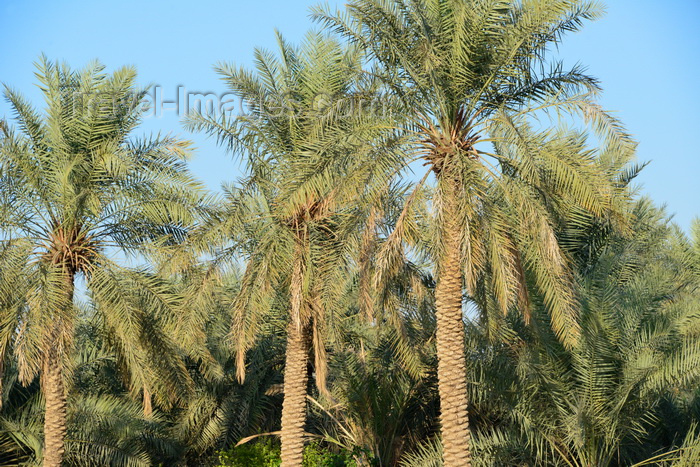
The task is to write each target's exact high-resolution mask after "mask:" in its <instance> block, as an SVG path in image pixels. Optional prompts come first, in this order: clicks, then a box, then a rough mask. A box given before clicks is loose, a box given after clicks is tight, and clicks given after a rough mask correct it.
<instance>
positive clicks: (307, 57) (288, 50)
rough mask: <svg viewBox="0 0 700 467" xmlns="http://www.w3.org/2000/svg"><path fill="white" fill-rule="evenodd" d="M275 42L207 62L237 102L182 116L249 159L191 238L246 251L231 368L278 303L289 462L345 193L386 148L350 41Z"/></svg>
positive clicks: (318, 357) (333, 272) (327, 309)
mask: <svg viewBox="0 0 700 467" xmlns="http://www.w3.org/2000/svg"><path fill="white" fill-rule="evenodd" d="M278 42H279V52H278V54H277V55H275V54H272V53H270V52H267V51H264V50H256V53H255V61H256V69H255V71H253V72H250V71H247V70H244V69H236V68H234V67H232V66H229V65H225V64H224V65H220V66H218V67H217V71H218V72H219V73H220V74H221V75H222V77H223V79H224V80H225V82H226V83H227V84H228V86H229V89H230V90H231V91H232V92H233V93H235V94H236V95H237V96H238V97H240V98H241V99H242V101H243V102H244V104H245V105H246V106H247V113H245V114H241V115H235V116H230V115H223V116H212V115H209V116H207V115H201V114H200V115H198V116H195V117H193V118H192V119H191V120H190V127H191V128H193V129H196V130H204V131H206V132H207V133H209V134H211V135H214V136H216V137H217V138H218V139H219V140H220V141H222V142H224V143H226V144H227V145H228V147H229V149H230V150H232V151H233V152H234V154H236V155H238V156H240V157H242V158H244V160H245V161H246V163H247V166H248V169H249V177H248V178H247V179H246V180H244V181H243V184H242V186H241V187H239V188H236V189H233V188H232V189H229V190H228V191H227V198H228V200H227V203H226V208H225V209H224V210H223V211H222V213H221V214H220V215H219V219H218V221H216V220H215V221H214V223H213V224H212V225H207V226H205V228H204V230H205V231H206V232H207V235H205V236H204V237H203V238H204V239H206V242H208V243H209V244H214V245H215V244H219V243H220V242H221V241H224V242H226V241H228V242H230V241H231V240H232V239H233V240H234V245H235V242H236V241H237V239H241V242H240V243H238V244H237V247H232V248H230V249H229V250H228V251H227V252H226V253H232V252H234V251H237V250H242V251H243V252H244V253H245V254H246V256H247V264H246V270H245V273H244V275H243V277H242V281H241V291H240V293H239V294H238V297H237V299H236V303H235V304H234V306H235V315H234V324H233V330H232V337H233V340H234V341H235V343H236V344H235V346H236V350H237V352H238V371H239V376H240V377H241V378H242V377H243V375H244V371H245V365H244V357H245V352H246V351H247V350H248V349H250V348H251V347H252V346H253V344H254V342H255V339H256V331H257V329H258V325H259V323H260V322H261V319H262V318H261V317H262V316H264V314H265V313H269V312H270V310H273V309H274V306H273V305H274V304H275V303H278V302H279V300H283V301H284V302H286V304H287V306H286V307H287V308H288V310H289V319H288V325H287V348H286V357H285V369H284V401H283V405H282V428H281V440H282V465H284V466H298V465H301V461H302V451H303V446H304V425H305V421H306V393H307V381H308V375H309V371H308V369H307V367H308V365H309V356H310V355H311V354H313V362H314V371H315V376H316V383H317V385H318V387H319V389H320V390H321V391H325V374H326V370H325V368H326V363H325V344H324V336H325V335H326V334H327V333H328V332H330V331H329V328H332V324H333V315H334V311H335V310H334V308H335V303H337V301H338V297H339V296H340V295H342V293H343V292H344V289H345V287H346V284H347V282H348V279H347V278H348V276H349V275H348V274H347V267H348V266H347V264H348V263H347V260H348V257H349V255H348V252H347V251H346V250H347V245H348V244H349V243H348V242H347V241H346V239H347V237H348V236H352V235H354V234H355V233H356V232H357V229H356V228H355V226H356V225H357V222H358V221H359V219H361V218H362V212H363V211H362V209H361V208H359V207H356V206H355V205H354V204H353V203H351V201H352V200H355V199H357V196H358V193H368V191H371V190H372V187H373V186H381V184H378V185H377V184H372V180H373V173H378V174H382V173H383V172H384V169H379V168H378V167H381V165H382V164H386V165H388V162H387V161H386V159H387V158H389V157H391V156H390V155H389V154H390V152H389V151H388V149H385V147H386V146H385V145H382V144H379V143H378V142H377V138H378V137H380V136H381V134H382V131H383V130H382V128H383V127H385V125H384V126H383V125H382V124H381V123H380V121H379V119H377V118H376V117H377V116H375V115H371V114H368V113H365V112H362V106H361V105H359V104H361V102H362V99H363V96H364V95H368V96H369V95H371V92H372V88H371V86H372V84H371V82H369V81H367V82H365V81H362V80H361V78H362V74H361V73H360V55H359V54H358V52H357V49H355V48H347V49H346V48H344V47H342V46H340V45H339V44H338V43H337V42H336V41H335V40H332V39H329V38H328V37H325V36H323V35H320V34H316V33H311V34H309V35H308V36H307V37H306V40H305V42H304V44H303V46H302V47H301V48H296V47H293V46H291V45H289V44H288V43H286V42H285V41H284V40H283V39H282V38H281V36H278ZM378 148H379V149H378ZM370 154H371V155H372V156H373V157H367V156H368V155H370ZM224 257H225V255H224ZM224 257H222V255H219V256H218V258H219V260H220V261H223V259H224Z"/></svg>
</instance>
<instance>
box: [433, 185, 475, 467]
mask: <svg viewBox="0 0 700 467" xmlns="http://www.w3.org/2000/svg"><path fill="white" fill-rule="evenodd" d="M444 185H445V190H444V191H443V210H444V211H443V213H442V218H443V231H442V236H443V246H444V251H443V256H442V258H441V260H440V263H439V265H438V281H437V286H436V288H435V305H436V308H437V357H438V389H439V392H440V425H441V435H442V445H443V460H444V465H445V467H465V466H470V465H471V454H470V444H471V439H470V438H471V437H470V433H469V416H468V414H467V378H466V371H465V358H466V355H465V352H464V322H463V321H462V264H461V263H462V262H461V260H460V258H461V228H460V222H459V220H458V214H457V213H458V209H457V201H456V196H457V193H456V192H455V186H454V185H453V184H450V183H445V184H444Z"/></svg>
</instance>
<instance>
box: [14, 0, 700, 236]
mask: <svg viewBox="0 0 700 467" xmlns="http://www.w3.org/2000/svg"><path fill="white" fill-rule="evenodd" d="M316 3H318V2H317V1H316V0H313V1H312V0H286V1H285V0H257V1H248V0H229V1H217V0H198V1H181V0H167V1H165V0H157V1H147V0H111V1H104V0H91V1H84V0H62V1H56V0H0V81H2V82H5V83H7V84H10V85H11V86H13V87H15V88H17V89H19V90H21V91H22V92H23V93H24V94H25V95H27V96H28V97H29V98H30V99H31V100H33V101H34V102H35V103H36V104H38V105H41V101H40V96H39V93H38V90H37V89H36V87H35V86H34V84H35V83H36V80H35V78H34V75H33V72H34V66H33V62H34V61H35V60H36V59H37V58H38V57H39V54H40V53H42V52H43V53H45V54H46V55H47V56H48V57H49V58H50V59H61V60H66V61H67V62H68V63H69V64H70V65H71V66H73V67H81V66H83V65H85V64H86V63H87V62H88V61H90V60H92V59H95V58H97V59H99V60H100V61H102V62H103V63H104V64H105V65H107V66H108V69H110V70H112V69H114V68H117V67H119V66H121V65H125V64H129V65H135V66H136V67H137V69H138V72H139V77H140V78H139V79H140V81H141V83H143V84H144V85H146V84H154V85H157V86H159V88H160V90H161V91H160V92H161V94H160V96H162V99H163V100H164V101H172V100H174V99H175V98H176V96H178V86H183V87H184V88H183V89H181V90H180V92H179V94H180V96H183V95H184V92H185V91H187V92H192V93H194V92H201V93H207V92H213V93H216V94H221V93H222V92H224V91H225V88H224V86H223V83H222V82H221V81H219V79H218V77H217V76H216V74H215V73H214V71H213V70H212V66H213V65H214V64H215V63H216V62H218V61H229V62H235V63H237V64H242V65H249V64H250V63H251V60H252V54H253V48H254V47H255V46H263V47H268V48H273V47H274V33H273V31H274V28H278V29H279V30H280V31H281V32H282V33H283V34H284V35H285V36H286V37H287V38H288V39H290V40H292V41H298V40H299V39H301V37H302V36H303V34H304V33H305V31H306V30H308V29H309V28H310V27H313V25H312V23H311V21H310V20H309V19H308V6H310V5H312V4H316ZM330 3H331V4H334V3H335V2H330ZM338 3H342V2H338ZM607 4H608V13H607V15H606V16H605V17H604V18H603V19H601V20H598V21H597V22H594V23H589V24H588V25H587V26H586V27H585V28H584V30H583V31H582V32H580V33H577V34H574V35H570V36H569V37H568V38H567V39H566V40H565V43H564V45H563V47H562V48H561V51H560V52H561V55H562V57H563V59H564V60H565V63H567V64H570V65H573V64H575V63H582V64H584V65H586V66H587V67H588V70H589V72H590V73H591V74H593V75H594V76H597V77H598V78H600V79H601V81H602V83H603V86H604V88H605V94H604V95H603V98H602V104H603V106H604V107H605V108H607V109H609V110H613V111H616V115H618V116H619V117H620V118H621V119H622V120H623V121H624V122H625V124H626V125H627V127H628V129H629V130H630V132H631V133H632V134H633V135H634V136H635V137H636V139H637V140H638V141H639V142H640V145H639V152H638V159H639V160H640V161H651V163H650V165H649V166H648V167H647V168H646V169H645V170H644V172H643V173H642V175H641V176H640V177H639V178H638V183H639V184H641V185H642V188H641V190H642V193H646V194H649V195H650V196H651V197H652V198H653V199H654V200H655V201H656V202H657V203H660V204H662V203H665V204H666V205H667V207H668V210H669V211H670V212H673V213H676V217H675V220H676V221H677V222H678V223H679V224H680V225H681V226H682V227H683V228H686V229H687V227H688V226H689V224H690V220H691V219H692V218H693V217H695V216H697V215H700V207H698V206H697V201H698V199H699V198H700V180H699V179H698V178H699V176H700V149H698V148H699V146H698V145H697V144H695V143H694V141H696V136H698V134H700V109H699V107H700V106H699V105H698V104H700V85H699V84H700V33H698V31H697V29H696V28H697V27H698V18H700V0H667V1H663V2H662V1H661V0H636V1H635V0H608V2H607ZM155 98H156V100H157V99H158V96H156V97H155ZM174 107H175V106H174V105H171V106H170V108H168V107H167V106H166V107H165V108H164V110H163V111H162V113H161V114H160V115H159V116H153V115H151V116H148V117H147V118H146V122H145V124H144V126H143V130H144V132H149V131H163V132H166V133H168V132H170V133H177V134H180V135H182V136H183V137H186V138H188V139H191V140H193V141H194V142H195V144H196V146H197V148H198V151H197V153H196V157H195V159H194V161H193V162H192V169H193V171H194V172H195V174H196V175H197V176H198V177H199V178H200V179H202V180H204V181H205V182H206V183H207V184H208V185H209V186H210V187H211V188H212V189H217V188H218V186H219V184H220V182H222V181H226V180H228V181H231V180H234V179H235V178H237V177H238V176H239V175H240V172H239V171H238V166H237V165H236V164H234V163H232V162H231V158H230V157H229V156H227V155H226V154H225V153H224V151H223V150H222V149H220V148H218V147H217V146H216V145H215V144H214V143H213V142H211V141H208V140H207V139H206V138H205V137H204V136H203V135H198V134H188V133H186V132H185V131H184V130H183V129H182V128H181V126H180V124H179V117H178V115H177V113H176V112H175V110H174ZM3 115H5V116H7V117H8V118H9V117H10V115H9V108H8V106H7V104H6V103H5V102H4V101H3V102H0V117H2V116H3Z"/></svg>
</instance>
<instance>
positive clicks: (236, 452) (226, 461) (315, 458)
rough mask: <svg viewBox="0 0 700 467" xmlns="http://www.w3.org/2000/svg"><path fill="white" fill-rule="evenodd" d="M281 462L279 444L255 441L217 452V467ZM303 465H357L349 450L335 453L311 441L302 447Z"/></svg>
mask: <svg viewBox="0 0 700 467" xmlns="http://www.w3.org/2000/svg"><path fill="white" fill-rule="evenodd" d="M281 462H282V460H281V458H280V447H279V444H276V443H272V442H257V443H249V444H243V445H241V446H237V447H235V448H232V449H229V450H228V451H220V452H219V462H218V464H217V467H278V466H279V465H280V463H281ZM302 465H303V467H357V463H356V462H355V460H354V459H353V457H352V453H351V452H349V451H342V452H340V453H335V452H332V451H330V450H328V449H327V448H324V447H323V446H322V445H321V444H320V443H318V442H313V443H310V444H309V445H308V446H306V447H305V448H304V460H303V463H302Z"/></svg>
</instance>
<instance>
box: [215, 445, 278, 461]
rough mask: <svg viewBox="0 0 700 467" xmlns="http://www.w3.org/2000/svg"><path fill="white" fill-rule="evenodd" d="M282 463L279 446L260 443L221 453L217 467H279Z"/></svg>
mask: <svg viewBox="0 0 700 467" xmlns="http://www.w3.org/2000/svg"><path fill="white" fill-rule="evenodd" d="M281 463H282V459H281V458H280V447H279V445H278V444H274V443H271V442H258V443H248V444H243V445H241V446H236V447H235V448H231V449H229V450H228V451H220V452H219V463H218V464H217V467H279V465H280V464H281Z"/></svg>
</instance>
